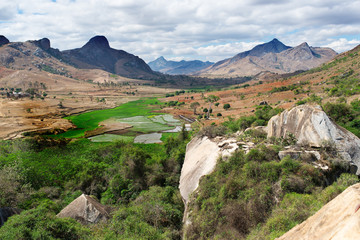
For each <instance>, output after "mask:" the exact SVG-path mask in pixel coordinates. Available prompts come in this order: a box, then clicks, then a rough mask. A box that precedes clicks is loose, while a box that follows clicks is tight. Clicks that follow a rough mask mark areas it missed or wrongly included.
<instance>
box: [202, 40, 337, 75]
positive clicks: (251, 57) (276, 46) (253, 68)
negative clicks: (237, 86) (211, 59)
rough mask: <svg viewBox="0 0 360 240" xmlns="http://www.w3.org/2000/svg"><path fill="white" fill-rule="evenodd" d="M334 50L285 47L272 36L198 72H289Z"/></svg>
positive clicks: (329, 55) (306, 66)
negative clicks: (270, 39)
mask: <svg viewBox="0 0 360 240" xmlns="http://www.w3.org/2000/svg"><path fill="white" fill-rule="evenodd" d="M336 54H337V53H336V52H335V51H334V50H332V49H330V48H320V47H310V46H309V45H308V44H307V43H302V44H300V45H299V46H297V47H289V46H286V45H284V44H283V43H281V42H280V41H279V40H277V39H276V38H275V39H273V40H272V41H270V42H268V43H264V44H261V45H257V46H256V47H254V48H253V49H251V50H250V51H246V52H242V53H239V54H237V55H235V56H234V57H232V58H228V59H225V60H222V61H219V62H217V63H215V64H214V65H212V66H210V67H208V68H206V69H204V70H202V71H200V72H199V74H201V75H205V76H254V75H256V74H259V73H261V72H266V71H270V72H273V73H290V72H295V71H299V70H308V69H311V68H313V67H317V66H319V65H320V64H322V63H324V62H327V61H329V60H331V59H332V58H333V57H335V56H336Z"/></svg>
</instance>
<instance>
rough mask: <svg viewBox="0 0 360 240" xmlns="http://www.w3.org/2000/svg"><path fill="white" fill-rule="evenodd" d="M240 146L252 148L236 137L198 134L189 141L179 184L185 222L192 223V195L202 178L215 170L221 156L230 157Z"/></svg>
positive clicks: (247, 148)
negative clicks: (190, 214)
mask: <svg viewBox="0 0 360 240" xmlns="http://www.w3.org/2000/svg"><path fill="white" fill-rule="evenodd" d="M239 146H241V147H242V149H243V150H244V151H248V150H249V149H250V148H251V146H248V145H246V144H245V143H243V142H238V141H237V140H236V139H235V138H229V139H226V138H222V137H216V138H214V139H209V138H208V137H206V136H203V137H201V136H198V137H195V138H193V139H192V140H191V141H190V142H189V143H188V145H187V146H186V155H185V161H184V164H183V167H182V169H181V176H180V185H179V188H180V194H181V196H182V198H183V201H184V204H185V213H184V222H185V224H186V225H188V224H190V220H189V219H188V214H189V213H188V211H187V206H188V204H189V199H190V195H191V194H192V193H193V192H194V191H195V190H196V189H197V187H198V186H199V182H200V178H201V177H202V176H205V175H208V174H210V173H211V172H212V171H213V170H214V168H215V166H216V163H217V160H218V159H219V158H220V157H222V158H226V157H229V156H230V155H231V154H232V153H233V152H235V150H236V149H238V148H239Z"/></svg>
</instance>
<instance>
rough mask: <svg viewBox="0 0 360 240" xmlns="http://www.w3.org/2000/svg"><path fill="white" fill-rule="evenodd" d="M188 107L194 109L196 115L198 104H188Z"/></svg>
mask: <svg viewBox="0 0 360 240" xmlns="http://www.w3.org/2000/svg"><path fill="white" fill-rule="evenodd" d="M190 107H191V108H192V109H194V114H196V108H198V107H200V103H198V102H193V103H191V104H190Z"/></svg>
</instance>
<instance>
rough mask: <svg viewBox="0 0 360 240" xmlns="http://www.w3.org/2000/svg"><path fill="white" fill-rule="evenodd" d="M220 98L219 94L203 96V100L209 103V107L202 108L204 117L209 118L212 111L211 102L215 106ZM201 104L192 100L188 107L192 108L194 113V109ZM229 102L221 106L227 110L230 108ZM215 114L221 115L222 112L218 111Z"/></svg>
mask: <svg viewBox="0 0 360 240" xmlns="http://www.w3.org/2000/svg"><path fill="white" fill-rule="evenodd" d="M219 100H220V97H219V96H216V95H210V96H208V97H207V98H205V102H207V103H209V108H203V112H204V113H205V117H206V118H209V117H210V114H211V113H212V104H214V105H215V106H216V107H218V106H219V104H220V103H218V102H217V101H219ZM200 106H201V105H200V103H199V102H192V103H191V104H190V108H191V109H193V110H194V114H195V115H196V109H197V108H199V107H200ZM230 107H231V106H230V104H229V103H225V104H224V106H223V108H224V109H225V110H228V109H229V108H230ZM217 116H222V114H221V113H220V114H219V113H218V114H217Z"/></svg>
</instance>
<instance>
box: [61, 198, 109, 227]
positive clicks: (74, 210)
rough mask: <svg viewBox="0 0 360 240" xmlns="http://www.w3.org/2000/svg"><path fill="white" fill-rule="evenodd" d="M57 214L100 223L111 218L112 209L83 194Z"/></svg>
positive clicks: (81, 220) (83, 221)
mask: <svg viewBox="0 0 360 240" xmlns="http://www.w3.org/2000/svg"><path fill="white" fill-rule="evenodd" d="M57 216H58V217H61V218H64V217H70V218H73V219H75V220H77V221H78V222H80V223H83V224H86V223H98V222H99V221H102V220H107V219H109V218H110V209H109V208H108V207H106V206H104V205H102V204H101V203H99V202H98V201H96V200H95V199H93V198H92V197H90V196H88V195H85V194H82V195H81V196H80V197H78V198H77V199H75V200H74V201H72V202H71V203H70V204H69V205H67V206H66V207H65V208H64V209H63V210H61V212H60V213H59V214H58V215H57Z"/></svg>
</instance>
